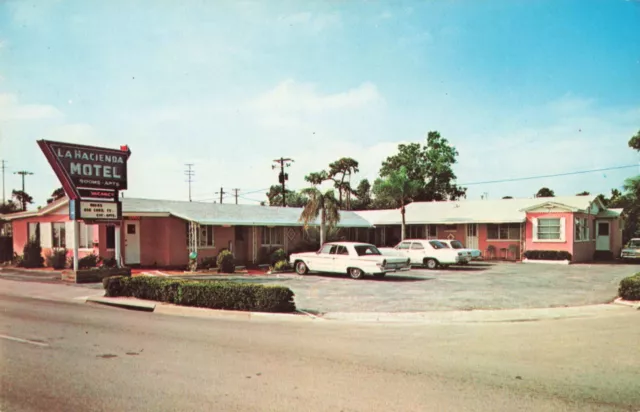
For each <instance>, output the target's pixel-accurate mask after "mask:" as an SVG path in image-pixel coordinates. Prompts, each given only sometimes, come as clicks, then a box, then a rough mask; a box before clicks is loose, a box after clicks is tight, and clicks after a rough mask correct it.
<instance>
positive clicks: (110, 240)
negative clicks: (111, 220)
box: [107, 226, 116, 249]
mask: <svg viewBox="0 0 640 412" xmlns="http://www.w3.org/2000/svg"><path fill="white" fill-rule="evenodd" d="M115 248H116V227H115V226H107V249H115Z"/></svg>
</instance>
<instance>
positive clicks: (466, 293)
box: [216, 263, 640, 313]
mask: <svg viewBox="0 0 640 412" xmlns="http://www.w3.org/2000/svg"><path fill="white" fill-rule="evenodd" d="M637 272H640V265H630V264H626V265H625V264H576V265H568V266H563V265H549V264H523V263H473V264H471V265H469V266H467V267H451V268H449V269H446V270H426V269H413V270H411V271H408V272H401V273H399V274H389V275H387V276H386V277H385V278H384V279H380V280H379V279H374V278H372V277H366V278H365V279H362V280H354V279H351V278H349V277H348V276H346V275H344V276H340V275H317V274H310V275H306V276H298V275H296V274H280V275H273V276H270V277H255V278H250V279H247V278H241V279H240V278H238V280H241V281H250V282H256V283H262V284H272V285H273V284H277V285H284V286H288V287H289V288H291V290H293V291H294V293H295V295H296V297H295V299H296V305H297V306H298V308H300V309H306V310H312V311H317V312H320V313H326V312H423V311H446V310H472V309H519V308H549V307H564V306H581V305H591V304H600V303H608V302H611V301H612V300H613V299H614V298H615V297H616V296H617V290H618V284H619V282H620V280H621V279H622V278H624V277H627V276H629V275H631V274H634V273H637ZM216 278H218V279H219V276H216Z"/></svg>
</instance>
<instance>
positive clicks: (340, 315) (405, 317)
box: [323, 304, 625, 324]
mask: <svg viewBox="0 0 640 412" xmlns="http://www.w3.org/2000/svg"><path fill="white" fill-rule="evenodd" d="M621 310H625V309H624V308H622V307H620V306H615V305H609V304H602V305H590V306H575V307H567V308H541V309H503V310H472V311H442V312H400V313H370V312H369V313H367V312H360V313H357V312H352V313H349V312H332V313H325V314H324V315H323V318H324V319H327V320H333V321H351V322H369V323H378V322H380V323H383V322H384V323H422V324H452V323H494V322H535V321H541V320H559V319H571V318H592V317H596V316H599V315H602V314H607V313H612V312H616V311H618V312H619V311H621Z"/></svg>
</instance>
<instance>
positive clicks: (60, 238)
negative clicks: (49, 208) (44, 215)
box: [51, 222, 67, 248]
mask: <svg viewBox="0 0 640 412" xmlns="http://www.w3.org/2000/svg"><path fill="white" fill-rule="evenodd" d="M51 239H52V240H53V247H54V248H66V247H67V241H66V239H67V237H66V230H65V225H64V222H55V223H52V224H51Z"/></svg>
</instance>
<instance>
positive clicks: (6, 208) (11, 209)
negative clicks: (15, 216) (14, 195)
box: [0, 200, 20, 215]
mask: <svg viewBox="0 0 640 412" xmlns="http://www.w3.org/2000/svg"><path fill="white" fill-rule="evenodd" d="M19 210H20V209H19V208H18V205H16V204H15V202H13V201H11V200H7V201H6V202H4V203H0V214H4V215H6V214H9V213H15V212H18V211H19Z"/></svg>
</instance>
